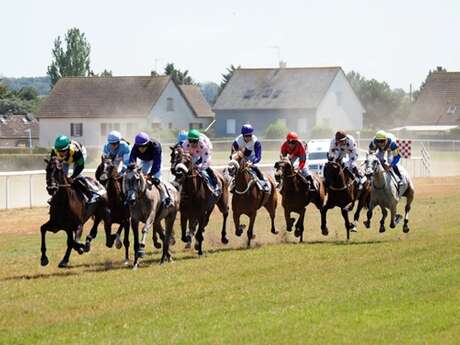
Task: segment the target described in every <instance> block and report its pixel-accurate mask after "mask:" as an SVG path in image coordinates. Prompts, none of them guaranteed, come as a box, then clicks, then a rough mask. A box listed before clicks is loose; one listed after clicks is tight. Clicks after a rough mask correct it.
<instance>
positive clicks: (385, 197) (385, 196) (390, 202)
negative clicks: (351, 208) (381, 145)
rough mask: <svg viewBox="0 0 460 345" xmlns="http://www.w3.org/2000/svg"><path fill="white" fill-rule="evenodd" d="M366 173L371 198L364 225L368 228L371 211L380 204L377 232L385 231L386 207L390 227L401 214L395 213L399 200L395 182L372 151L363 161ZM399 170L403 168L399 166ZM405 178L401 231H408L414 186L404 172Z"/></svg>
mask: <svg viewBox="0 0 460 345" xmlns="http://www.w3.org/2000/svg"><path fill="white" fill-rule="evenodd" d="M365 164H366V168H365V169H366V174H368V175H369V176H370V178H371V181H372V191H371V200H370V204H369V209H368V211H367V220H366V221H364V225H365V226H366V227H367V228H369V227H370V225H371V218H372V211H373V209H374V207H375V206H377V205H378V206H380V208H381V210H382V218H381V219H380V229H379V232H381V233H383V232H385V219H386V217H387V215H388V212H387V209H389V210H390V214H391V219H390V228H392V229H393V228H395V227H396V224H398V223H399V221H400V219H401V215H399V214H397V213H396V207H397V204H398V202H399V199H400V197H399V192H398V188H397V182H396V181H395V178H394V177H393V176H392V173H391V172H387V171H386V170H385V168H384V167H383V166H382V163H381V162H380V160H379V159H378V158H377V156H376V155H375V154H373V153H371V154H368V155H367V159H366V161H365ZM400 170H403V169H401V168H400ZM405 177H406V178H407V189H406V190H405V191H403V193H402V196H404V197H406V206H405V215H404V225H403V232H404V233H408V232H409V230H410V229H409V225H408V223H409V212H410V209H411V204H412V201H413V200H414V196H415V188H414V185H413V183H412V180H411V179H410V178H409V176H407V174H405Z"/></svg>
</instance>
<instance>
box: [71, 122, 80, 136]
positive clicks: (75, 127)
mask: <svg viewBox="0 0 460 345" xmlns="http://www.w3.org/2000/svg"><path fill="white" fill-rule="evenodd" d="M70 136H72V137H81V136H83V123H71V124H70Z"/></svg>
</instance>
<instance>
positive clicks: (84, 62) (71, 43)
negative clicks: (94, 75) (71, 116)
mask: <svg viewBox="0 0 460 345" xmlns="http://www.w3.org/2000/svg"><path fill="white" fill-rule="evenodd" d="M64 40H65V47H63V44H62V41H61V37H60V36H58V37H57V38H56V40H55V41H54V48H53V50H52V54H53V59H52V61H51V65H49V66H48V75H49V76H50V79H51V86H54V85H55V84H56V83H57V81H58V80H59V79H61V78H62V77H73V76H88V75H89V74H90V72H91V69H90V59H89V55H90V52H91V47H90V44H89V43H88V41H87V40H86V37H85V34H84V33H83V32H80V30H79V29H78V28H72V29H70V30H68V31H67V33H66V35H65V38H64Z"/></svg>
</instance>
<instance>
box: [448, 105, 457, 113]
mask: <svg viewBox="0 0 460 345" xmlns="http://www.w3.org/2000/svg"><path fill="white" fill-rule="evenodd" d="M456 111H457V106H456V105H455V104H451V105H449V108H447V114H448V115H455V113H456Z"/></svg>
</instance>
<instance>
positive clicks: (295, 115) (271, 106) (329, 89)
mask: <svg viewBox="0 0 460 345" xmlns="http://www.w3.org/2000/svg"><path fill="white" fill-rule="evenodd" d="M213 110H214V112H215V116H216V125H215V128H216V133H217V135H219V136H233V135H235V134H238V133H239V129H240V127H241V126H242V125H243V124H244V123H247V122H250V123H251V124H253V126H255V128H256V129H257V131H258V133H259V134H263V133H264V132H265V130H266V128H267V127H268V126H269V125H270V124H271V123H273V122H275V121H277V120H280V121H283V122H285V123H286V125H287V127H288V128H289V129H290V130H293V131H297V132H299V133H300V134H303V135H308V134H309V133H310V131H311V129H312V128H313V127H314V126H322V127H328V128H332V129H338V128H341V129H345V130H356V129H361V128H362V125H363V114H364V112H365V109H364V107H363V106H362V104H361V102H360V101H359V99H358V96H357V95H356V94H355V92H354V91H353V89H352V88H351V85H350V83H349V82H348V80H347V78H346V76H345V73H344V72H343V70H342V68H341V67H318V68H285V67H281V68H257V69H246V68H240V69H238V70H236V71H235V72H234V73H233V75H232V77H231V79H230V80H229V82H228V83H227V85H226V86H225V88H224V90H223V91H222V92H221V94H220V95H219V97H218V99H217V101H216V104H215V106H214V108H213Z"/></svg>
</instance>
